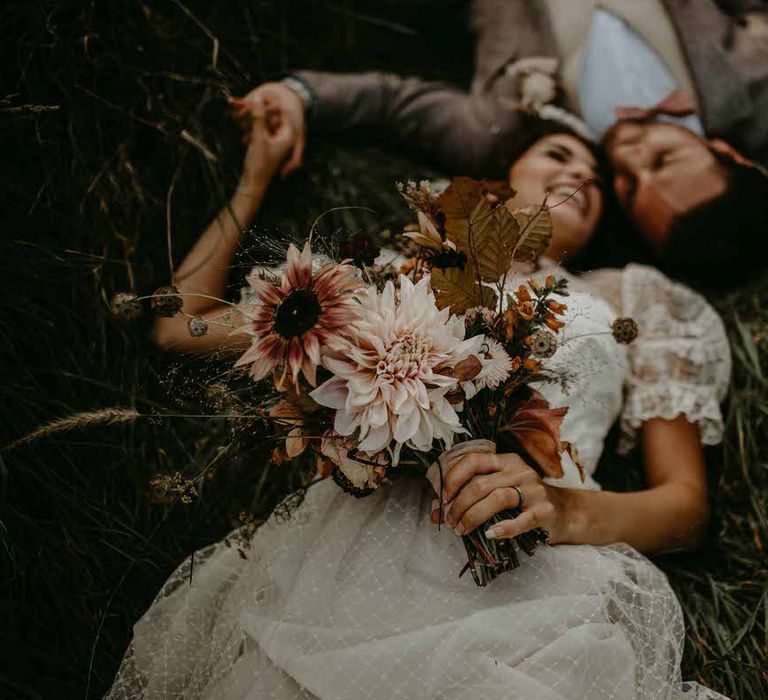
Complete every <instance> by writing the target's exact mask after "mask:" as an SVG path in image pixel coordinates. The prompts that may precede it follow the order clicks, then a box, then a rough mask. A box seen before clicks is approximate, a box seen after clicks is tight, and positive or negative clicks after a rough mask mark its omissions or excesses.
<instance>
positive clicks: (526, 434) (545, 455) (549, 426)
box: [499, 391, 568, 477]
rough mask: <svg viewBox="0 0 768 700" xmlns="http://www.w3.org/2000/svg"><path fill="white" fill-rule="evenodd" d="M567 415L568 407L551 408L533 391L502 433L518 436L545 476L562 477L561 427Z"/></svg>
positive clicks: (502, 429)
mask: <svg viewBox="0 0 768 700" xmlns="http://www.w3.org/2000/svg"><path fill="white" fill-rule="evenodd" d="M566 413H568V408H567V407H563V408H550V406H549V403H548V402H547V400H546V399H545V398H544V397H543V396H542V395H541V394H539V393H538V392H537V391H533V392H532V394H531V397H530V398H529V399H528V400H526V401H525V402H524V403H523V404H522V405H520V406H519V407H517V409H516V410H513V411H512V412H511V415H510V417H509V419H508V420H507V422H506V423H505V424H504V425H502V426H501V427H500V429H499V430H500V432H506V433H510V434H512V435H514V437H515V438H516V439H517V440H518V442H519V443H520V444H521V446H522V447H523V449H524V450H525V451H526V452H528V454H529V455H530V456H531V457H532V458H533V459H534V460H535V461H536V464H537V466H538V467H539V468H540V470H541V471H542V472H543V474H544V475H545V476H550V477H561V476H563V465H562V464H561V462H560V449H561V447H560V426H561V424H562V422H563V419H564V418H565V414H566Z"/></svg>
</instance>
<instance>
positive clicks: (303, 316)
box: [235, 243, 363, 391]
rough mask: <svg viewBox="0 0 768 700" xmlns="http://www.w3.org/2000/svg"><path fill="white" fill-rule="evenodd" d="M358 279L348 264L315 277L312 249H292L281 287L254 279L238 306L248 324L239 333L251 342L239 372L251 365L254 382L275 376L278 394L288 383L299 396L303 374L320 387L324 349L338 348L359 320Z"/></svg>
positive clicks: (330, 267)
mask: <svg viewBox="0 0 768 700" xmlns="http://www.w3.org/2000/svg"><path fill="white" fill-rule="evenodd" d="M355 273H356V270H355V268H354V267H353V266H351V265H347V264H345V263H328V264H326V265H323V266H322V267H321V268H320V269H319V270H318V271H317V272H316V273H313V271H312V250H311V248H310V247H309V243H307V244H306V245H305V246H304V250H303V251H301V253H300V252H299V250H298V248H296V246H294V245H291V246H290V247H289V248H288V256H287V265H286V268H285V271H284V272H283V273H282V280H281V282H280V284H274V283H272V282H270V281H268V280H266V279H264V278H263V277H262V276H259V275H258V274H257V273H255V272H253V273H251V274H250V275H249V276H248V277H247V278H246V281H247V282H248V285H249V286H248V288H246V289H245V290H244V293H243V300H242V301H241V303H240V306H239V308H240V311H241V313H242V314H243V315H244V316H245V317H246V318H247V319H248V323H247V324H246V325H245V326H243V327H242V328H240V329H239V330H240V332H243V333H247V334H249V335H251V336H252V338H253V341H252V343H251V347H250V348H248V350H246V351H245V352H244V353H243V355H242V356H241V357H240V359H239V360H238V361H237V362H236V363H235V366H236V367H241V366H243V365H250V369H249V374H250V376H251V377H252V378H253V379H254V380H255V381H258V380H260V379H264V377H266V376H267V375H268V374H269V373H270V372H274V376H275V386H276V387H277V388H278V389H279V390H285V389H287V388H288V384H289V381H290V382H291V383H292V384H293V386H294V387H295V389H296V390H297V391H298V390H299V374H303V375H304V378H305V379H306V380H307V381H308V382H309V383H310V384H311V385H312V386H316V385H317V378H316V374H317V366H318V365H319V364H320V355H321V351H322V349H323V348H334V347H337V346H338V344H339V342H340V341H341V339H342V338H343V337H345V335H346V333H347V331H348V329H349V327H350V325H351V324H352V323H353V322H354V321H355V320H356V319H357V318H358V316H359V309H360V306H359V304H358V301H357V299H358V292H359V291H360V289H361V288H362V286H363V285H362V283H361V282H360V280H359V279H358V278H357V276H356V274H355ZM289 375H290V376H289Z"/></svg>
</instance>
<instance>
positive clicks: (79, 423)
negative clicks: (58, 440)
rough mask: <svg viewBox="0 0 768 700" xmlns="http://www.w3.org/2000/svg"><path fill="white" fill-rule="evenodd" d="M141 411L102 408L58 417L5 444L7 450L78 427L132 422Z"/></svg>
mask: <svg viewBox="0 0 768 700" xmlns="http://www.w3.org/2000/svg"><path fill="white" fill-rule="evenodd" d="M139 415H140V414H139V412H138V411H136V410H135V409H133V408H102V409H100V410H98V411H83V412H82V413H75V414H73V415H71V416H66V417H65V418H57V419H56V420H54V421H51V422H50V423H46V424H45V425H41V426H40V427H39V428H36V429H35V430H33V431H32V432H31V433H27V434H26V435H24V436H23V437H20V438H19V439H18V440H14V441H13V442H12V443H10V444H8V445H6V446H5V448H4V449H5V450H12V449H14V448H15V447H19V446H20V445H26V444H27V443H30V442H32V441H34V440H38V439H39V438H44V437H47V436H48V435H53V434H54V433H62V432H64V431H67V430H75V429H77V428H92V427H93V426H95V425H116V424H118V423H130V422H131V421H133V420H136V418H138V417H139Z"/></svg>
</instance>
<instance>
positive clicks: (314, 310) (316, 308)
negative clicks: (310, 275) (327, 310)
mask: <svg viewBox="0 0 768 700" xmlns="http://www.w3.org/2000/svg"><path fill="white" fill-rule="evenodd" d="M321 313H322V308H321V307H320V302H319V301H318V300H317V292H315V290H314V289H312V288H305V289H297V290H296V291H294V292H291V293H290V294H289V295H288V296H287V297H286V298H285V300H284V301H283V303H282V304H280V306H278V307H277V312H276V313H275V325H274V328H275V333H277V334H278V335H281V336H282V337H283V338H285V339H286V340H290V339H291V338H295V337H296V336H298V335H303V334H304V333H306V332H307V331H308V330H310V329H311V328H313V327H314V325H315V324H316V323H317V319H319V318H320V314H321Z"/></svg>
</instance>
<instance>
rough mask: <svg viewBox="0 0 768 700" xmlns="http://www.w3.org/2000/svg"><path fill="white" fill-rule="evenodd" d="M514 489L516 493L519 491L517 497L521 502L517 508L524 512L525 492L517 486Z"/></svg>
mask: <svg viewBox="0 0 768 700" xmlns="http://www.w3.org/2000/svg"><path fill="white" fill-rule="evenodd" d="M512 488H513V489H515V491H517V497H518V499H519V500H520V502H519V503H518V504H517V507H518V508H520V509H521V510H522V508H523V503H525V496H524V495H523V492H522V491H521V490H520V489H519V488H518V487H517V486H513V487H512Z"/></svg>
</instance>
